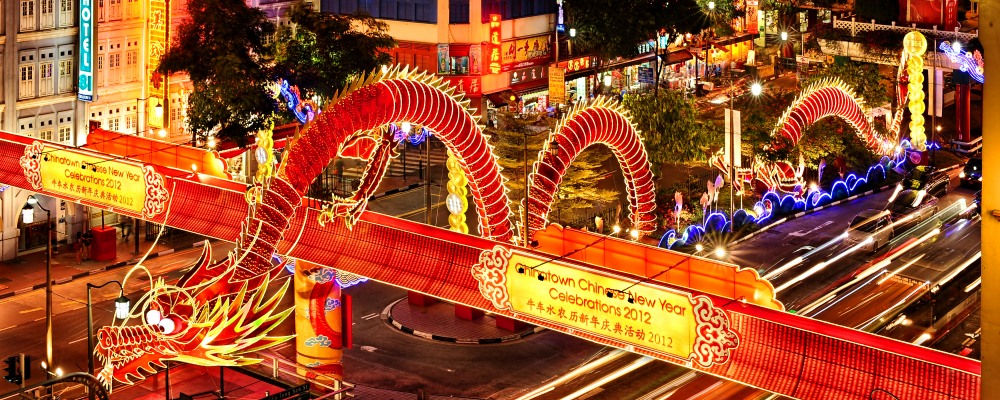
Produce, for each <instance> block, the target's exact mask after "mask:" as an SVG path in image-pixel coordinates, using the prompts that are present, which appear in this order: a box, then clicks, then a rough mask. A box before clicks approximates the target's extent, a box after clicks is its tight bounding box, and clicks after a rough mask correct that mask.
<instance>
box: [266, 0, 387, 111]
mask: <svg viewBox="0 0 1000 400" xmlns="http://www.w3.org/2000/svg"><path fill="white" fill-rule="evenodd" d="M288 17H289V19H290V21H291V22H292V24H289V25H285V26H283V27H281V28H279V29H278V33H277V36H276V38H275V40H274V41H273V44H274V54H275V60H276V61H277V66H276V74H277V75H278V76H280V77H284V78H285V79H288V81H289V82H291V83H292V84H294V85H297V86H298V87H299V89H300V90H301V91H302V92H303V93H314V94H318V95H319V96H320V97H321V98H323V99H330V98H332V97H333V95H334V93H336V91H337V90H338V89H340V88H341V87H343V86H345V85H346V84H347V83H348V82H349V81H350V80H351V79H352V78H353V77H355V76H356V75H357V74H358V73H366V72H371V71H374V70H376V69H377V68H378V67H379V66H381V65H386V64H389V63H391V62H392V58H391V57H390V56H389V54H388V53H387V52H386V51H387V50H388V49H390V48H392V47H395V46H396V41H395V39H393V38H392V36H389V34H388V29H389V26H388V25H387V24H386V23H385V22H382V21H379V20H376V19H375V18H372V17H371V16H370V15H366V14H356V15H339V14H331V13H319V12H316V11H313V10H312V8H311V7H309V6H308V5H306V4H304V3H297V4H295V5H294V6H292V9H291V11H290V12H289V14H288Z"/></svg>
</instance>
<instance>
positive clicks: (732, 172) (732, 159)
mask: <svg viewBox="0 0 1000 400" xmlns="http://www.w3.org/2000/svg"><path fill="white" fill-rule="evenodd" d="M729 78H730V79H729V81H730V82H729V87H730V89H729V149H728V150H729V229H730V231H731V230H732V229H733V214H734V213H735V198H736V195H735V194H736V127H735V125H736V102H735V100H736V79H735V77H733V75H732V72H731V71H730V73H729ZM763 91H764V88H763V87H762V86H761V84H760V83H759V82H754V83H753V84H752V85H750V94H751V95H752V96H753V97H757V96H760V94H761V93H762V92H763ZM740 201H741V203H742V200H740Z"/></svg>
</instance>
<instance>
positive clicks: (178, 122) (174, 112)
mask: <svg viewBox="0 0 1000 400" xmlns="http://www.w3.org/2000/svg"><path fill="white" fill-rule="evenodd" d="M183 122H184V102H183V101H181V98H180V96H178V95H176V94H173V95H171V96H170V126H171V127H174V128H179V127H181V126H183V125H184V124H183Z"/></svg>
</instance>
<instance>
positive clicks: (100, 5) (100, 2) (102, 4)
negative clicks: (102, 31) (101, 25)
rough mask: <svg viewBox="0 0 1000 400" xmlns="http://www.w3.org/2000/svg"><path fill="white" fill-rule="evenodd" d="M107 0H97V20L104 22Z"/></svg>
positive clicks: (106, 12) (106, 13) (106, 14)
mask: <svg viewBox="0 0 1000 400" xmlns="http://www.w3.org/2000/svg"><path fill="white" fill-rule="evenodd" d="M107 4H108V0H97V22H104V20H106V19H108V18H107V16H108V7H107Z"/></svg>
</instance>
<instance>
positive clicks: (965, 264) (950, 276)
mask: <svg viewBox="0 0 1000 400" xmlns="http://www.w3.org/2000/svg"><path fill="white" fill-rule="evenodd" d="M982 256H983V252H982V250H980V251H977V252H976V255H974V256H972V257H969V259H968V260H965V262H963V263H962V265H960V266H959V267H958V268H955V269H954V270H953V271H951V273H950V274H948V275H947V276H945V277H944V278H942V279H941V280H940V281H938V283H937V284H936V285H934V291H935V292H937V291H938V289H939V288H940V287H941V286H944V284H946V283H948V281H950V280H952V279H955V277H956V276H958V274H960V273H962V271H964V270H965V269H966V268H968V267H969V266H970V265H972V263H974V262H976V261H977V260H979V259H980V258H981V257H982ZM979 279H983V278H981V277H980V278H979ZM966 291H968V290H966Z"/></svg>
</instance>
